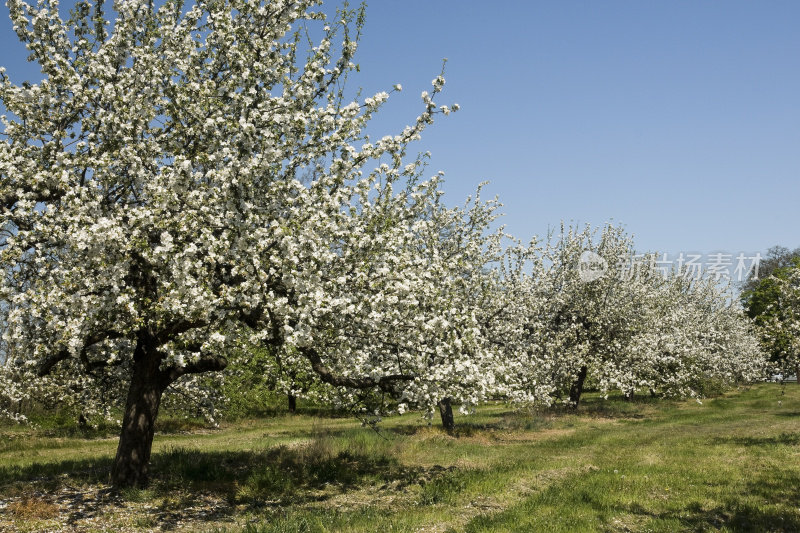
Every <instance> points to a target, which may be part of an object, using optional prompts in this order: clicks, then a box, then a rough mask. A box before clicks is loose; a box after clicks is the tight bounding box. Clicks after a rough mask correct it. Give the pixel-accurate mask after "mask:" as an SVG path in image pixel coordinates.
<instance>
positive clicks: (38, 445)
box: [0, 384, 800, 533]
mask: <svg viewBox="0 0 800 533" xmlns="http://www.w3.org/2000/svg"><path fill="white" fill-rule="evenodd" d="M456 422H457V424H458V427H457V430H456V432H455V434H454V435H448V434H446V433H444V432H443V431H441V430H440V429H439V428H438V427H436V426H435V425H434V426H433V427H429V426H428V425H427V423H426V422H425V421H423V420H420V419H419V416H418V415H415V414H407V415H404V416H402V417H392V418H389V419H386V420H384V422H383V423H382V425H381V431H380V433H376V432H375V431H373V430H371V429H369V428H363V427H361V426H360V424H359V423H358V422H356V421H353V420H349V419H345V418H334V419H331V418H326V419H322V418H317V417H312V416H308V415H293V416H289V415H278V416H275V417H272V418H268V419H262V420H244V421H237V422H235V423H231V424H230V425H228V426H224V427H222V428H221V429H218V430H209V429H202V428H197V427H196V426H192V427H188V428H187V427H181V428H172V430H171V431H170V432H168V433H160V434H159V435H157V437H156V440H155V444H154V453H153V464H152V476H153V482H152V484H151V486H150V487H148V488H147V489H145V490H128V491H123V492H122V493H121V494H117V493H114V492H113V491H110V490H109V488H108V486H107V480H108V472H109V468H110V461H111V458H112V456H113V453H114V451H115V449H116V440H115V438H113V437H112V438H109V437H107V435H106V434H105V433H103V434H93V435H81V434H75V433H70V432H69V431H61V432H56V433H54V432H53V431H52V430H45V429H38V430H32V429H22V428H6V429H3V430H0V494H2V496H0V500H6V501H7V502H10V503H11V504H14V506H16V507H14V506H10V507H9V509H19V511H15V512H18V513H19V516H18V517H17V518H15V516H14V512H7V513H6V515H7V516H8V517H7V518H3V517H0V529H3V527H4V526H9V525H13V526H14V527H17V528H20V529H21V530H26V528H27V530H29V531H36V530H40V529H46V528H47V527H50V526H51V525H52V524H54V523H58V521H59V520H61V521H63V519H64V517H65V516H70V515H69V512H68V511H69V509H68V507H69V506H68V505H67V506H66V507H67V508H66V509H65V508H64V505H65V504H64V503H63V499H62V500H59V499H58V498H57V496H58V495H59V494H60V493H61V492H63V491H65V490H67V488H69V490H82V491H83V492H84V496H83V498H84V500H86V499H87V498H88V499H89V500H91V501H94V502H96V503H95V506H96V508H97V513H96V515H95V521H94V522H93V525H92V526H88V525H87V523H84V522H82V521H81V519H74V520H73V525H74V526H76V527H84V528H86V530H88V531H93V530H97V531H101V530H103V528H105V527H107V528H109V529H111V528H127V529H131V530H137V529H138V530H142V531H145V530H152V529H159V528H160V529H175V530H185V531H198V530H199V531H203V530H206V531H220V532H222V531H229V532H238V531H246V532H301V531H308V532H318V531H319V532H324V531H354V532H355V531H364V532H367V531H421V530H428V531H469V532H479V531H481V532H482V531H492V532H494V531H548V532H553V533H555V532H562V531H563V532H573V531H574V532H584V531H641V532H645V531H648V532H650V531H652V532H660V531H663V532H671V531H787V532H789V531H800V386H791V385H787V386H786V387H785V388H781V386H780V385H775V384H763V385H758V386H754V387H752V388H749V389H742V390H739V391H732V392H729V393H727V394H724V395H722V396H719V397H717V398H714V399H709V400H706V401H704V403H703V404H702V405H700V404H698V403H697V402H693V401H680V402H678V401H676V402H666V401H658V400H652V399H650V398H642V399H638V400H637V401H634V402H623V401H621V400H620V399H618V398H611V399H610V400H607V401H603V400H602V399H600V398H598V397H596V396H593V395H589V396H588V397H587V399H586V403H585V404H583V405H582V406H581V409H580V411H579V412H578V413H568V412H564V411H561V410H558V409H554V410H542V411H539V412H530V411H515V410H512V409H509V408H507V407H505V406H501V405H491V406H485V407H482V408H480V409H479V410H478V412H477V413H476V414H475V415H472V416H469V417H457V420H456ZM164 427H167V428H169V426H168V425H167V426H164ZM75 487H78V488H79V489H75ZM87 495H88V496H87ZM54 504H55V505H61V507H62V515H61V516H60V517H58V518H53V517H52V512H53V505H54ZM37 510H40V511H37ZM23 511H24V513H23ZM36 512H41V513H42V516H41V517H40V519H38V520H37V518H36ZM25 513H27V514H25ZM48 513H49V514H48ZM23 515H24V519H23ZM98 517H99V518H98ZM4 520H6V521H7V522H3V521H4ZM98 523H99V524H102V527H103V528H99V529H92V528H93V527H95V528H97V527H98Z"/></svg>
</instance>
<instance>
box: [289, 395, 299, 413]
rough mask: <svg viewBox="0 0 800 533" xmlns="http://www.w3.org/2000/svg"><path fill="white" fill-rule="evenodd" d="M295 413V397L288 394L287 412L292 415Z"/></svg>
mask: <svg viewBox="0 0 800 533" xmlns="http://www.w3.org/2000/svg"><path fill="white" fill-rule="evenodd" d="M295 411H297V396H295V395H294V394H289V412H290V413H294V412H295Z"/></svg>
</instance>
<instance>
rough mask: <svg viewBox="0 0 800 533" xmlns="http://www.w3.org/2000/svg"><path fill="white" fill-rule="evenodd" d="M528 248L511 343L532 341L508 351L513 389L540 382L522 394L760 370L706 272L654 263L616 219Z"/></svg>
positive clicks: (751, 344) (626, 389)
mask: <svg viewBox="0 0 800 533" xmlns="http://www.w3.org/2000/svg"><path fill="white" fill-rule="evenodd" d="M528 254H529V256H530V257H531V259H530V261H531V264H532V265H533V268H532V270H531V274H530V275H529V276H528V277H527V279H524V281H523V282H522V283H518V284H517V285H518V287H519V288H518V289H517V291H519V293H520V294H521V295H525V296H522V297H521V298H522V299H520V300H519V301H520V302H525V303H522V304H521V309H525V310H526V311H523V312H521V313H519V314H518V315H519V318H518V319H517V326H516V327H517V335H521V337H517V338H518V340H517V345H518V346H526V345H527V346H528V347H529V348H528V349H527V352H526V351H525V350H521V349H519V348H517V350H515V351H513V352H510V353H506V354H505V357H507V358H510V359H514V360H516V361H517V362H518V363H520V364H521V365H522V366H523V367H524V368H525V370H522V371H520V373H519V374H518V376H519V379H518V383H517V384H516V385H515V386H516V387H518V388H519V390H520V391H528V392H529V393H531V392H532V391H533V390H534V387H536V388H537V392H536V393H535V394H531V398H530V399H529V401H535V402H539V403H550V402H552V401H554V400H555V401H563V402H566V403H568V404H569V405H572V406H575V407H577V405H578V403H579V401H580V398H581V395H582V393H583V390H584V388H585V386H586V384H587V383H591V385H592V386H593V387H594V388H596V389H597V390H599V391H600V392H601V393H603V394H607V393H608V392H609V391H611V390H619V391H621V392H622V393H623V394H624V395H625V396H626V397H628V398H631V397H632V396H633V394H634V393H635V391H637V390H642V389H644V390H646V391H649V392H650V393H652V394H660V395H680V396H696V395H698V394H699V388H700V385H702V382H703V381H705V380H718V381H720V382H723V383H725V384H732V383H736V382H738V381H747V380H752V379H757V378H759V377H761V375H762V372H763V356H762V354H761V352H760V350H759V349H758V346H757V343H756V342H755V338H754V336H753V333H752V331H751V328H750V326H749V324H748V321H747V320H746V319H745V317H744V315H743V313H742V311H741V309H739V308H737V307H735V306H732V305H730V304H729V303H728V300H729V299H728V298H727V294H726V293H725V292H724V291H723V290H721V289H720V288H719V287H717V286H716V284H715V283H714V282H713V281H704V280H697V281H691V280H688V279H687V278H686V277H685V276H684V274H685V273H681V272H677V271H667V272H663V271H661V270H660V269H658V268H657V267H656V263H655V261H654V257H655V256H653V255H648V254H636V253H635V250H634V246H633V240H632V238H631V237H630V236H628V235H627V234H625V232H624V231H623V230H622V229H621V228H619V227H614V226H611V225H607V226H606V227H604V228H603V229H602V231H601V232H600V235H599V237H598V236H597V232H596V231H593V230H592V229H591V228H590V227H586V228H584V229H583V230H578V229H575V228H562V230H561V232H560V234H559V235H557V236H555V237H552V236H551V238H549V239H548V241H547V242H546V243H545V246H544V247H543V248H541V249H539V250H536V249H531V250H530V251H529V252H528ZM537 256H538V257H539V259H535V258H536V257H537ZM512 337H513V336H512ZM548 386H549V389H550V390H549V392H548ZM521 400H522V401H525V399H524V398H521Z"/></svg>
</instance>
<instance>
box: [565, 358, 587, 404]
mask: <svg viewBox="0 0 800 533" xmlns="http://www.w3.org/2000/svg"><path fill="white" fill-rule="evenodd" d="M588 371H589V369H588V368H586V367H585V366H582V367H581V369H580V371H579V372H578V379H577V380H575V382H574V383H573V384H572V387H570V389H569V402H570V404H571V405H572V408H573V409H577V408H578V403H580V401H581V394H583V382H584V381H586V373H587V372H588Z"/></svg>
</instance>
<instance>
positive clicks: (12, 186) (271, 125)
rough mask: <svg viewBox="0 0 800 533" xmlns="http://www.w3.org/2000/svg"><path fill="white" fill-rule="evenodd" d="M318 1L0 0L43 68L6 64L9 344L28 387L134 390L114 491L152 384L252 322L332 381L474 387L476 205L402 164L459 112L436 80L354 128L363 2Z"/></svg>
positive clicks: (410, 397)
mask: <svg viewBox="0 0 800 533" xmlns="http://www.w3.org/2000/svg"><path fill="white" fill-rule="evenodd" d="M318 4H319V2H315V1H297V2H290V1H273V2H261V1H254V0H224V1H219V0H213V1H200V2H198V3H197V4H195V5H192V6H189V7H188V8H186V7H184V4H183V3H182V2H179V1H168V2H165V3H164V4H163V5H161V6H160V7H155V6H154V5H153V4H152V3H148V2H142V1H138V0H122V1H118V2H116V3H115V4H114V6H113V8H114V10H115V12H116V18H115V20H114V21H113V24H111V25H109V23H108V22H107V21H106V20H105V14H104V12H103V10H104V4H103V3H102V2H100V1H97V2H94V3H92V2H87V1H83V0H81V1H78V2H77V3H76V4H75V7H74V9H73V12H72V16H71V18H70V19H68V20H62V19H61V18H60V16H59V11H58V4H57V2H56V1H55V0H48V1H45V2H41V3H39V4H38V5H37V6H35V7H34V6H31V5H29V4H26V3H24V2H22V1H20V0H10V1H9V3H8V5H9V9H10V12H11V18H12V21H13V23H14V29H15V31H16V32H17V35H18V36H19V38H20V39H21V40H22V41H23V42H24V43H25V44H26V45H27V47H28V49H29V50H30V52H31V58H32V59H33V60H35V61H37V62H38V63H39V64H40V65H41V69H42V73H43V79H42V81H41V82H40V83H37V84H33V85H31V84H23V85H16V84H14V83H12V81H11V80H10V79H9V77H7V76H6V75H5V74H4V73H2V74H0V75H1V76H2V77H0V99H2V102H3V105H4V106H5V108H6V110H7V115H6V116H4V117H3V132H2V135H3V136H4V140H3V142H2V143H0V180H1V181H0V209H2V225H3V228H4V229H5V231H6V233H5V235H4V237H3V243H2V245H3V246H2V252H0V254H2V255H0V262H2V266H3V270H4V277H3V281H2V286H1V287H0V291H2V292H1V293H0V298H2V300H4V301H5V302H7V303H8V309H7V325H6V326H5V331H4V339H5V340H6V342H7V344H8V346H9V351H10V352H13V354H14V358H15V361H17V360H18V361H21V367H24V368H27V369H29V370H30V369H33V370H35V373H36V374H37V375H38V376H41V377H43V378H44V377H46V376H55V375H60V374H59V373H63V376H64V379H67V376H80V375H92V376H100V375H113V376H116V378H117V379H119V380H120V381H122V382H124V383H126V384H127V397H126V401H125V408H124V414H123V419H122V432H121V435H120V442H119V447H118V450H117V455H116V458H115V461H114V465H113V471H112V480H113V482H114V483H115V484H116V485H119V486H126V485H137V484H142V483H144V482H145V481H146V478H147V465H148V462H149V456H150V450H151V445H152V439H153V428H154V422H155V419H156V416H157V414H158V410H159V405H160V403H161V399H162V395H163V393H164V391H165V390H166V389H167V388H168V387H170V386H174V384H176V383H180V382H183V381H185V380H186V379H187V376H188V377H191V376H192V375H197V374H200V373H204V372H208V371H215V370H220V369H223V368H224V367H225V366H226V365H227V359H226V354H227V353H229V352H230V347H231V345H232V344H233V343H235V342H237V340H238V339H241V338H245V337H247V338H248V340H249V341H251V342H252V341H257V342H263V343H265V344H271V345H274V346H277V347H279V348H280V349H282V350H284V353H285V362H286V364H290V365H298V367H302V368H307V369H311V370H312V371H313V372H314V374H315V375H316V376H318V377H319V379H320V380H321V381H322V382H324V383H326V384H328V385H329V386H330V387H332V388H333V389H335V390H338V391H340V392H342V394H346V392H345V391H352V390H377V391H385V392H386V393H389V394H392V395H394V396H396V397H398V398H400V399H401V401H407V402H412V403H415V404H418V403H423V404H424V403H426V402H428V403H430V402H433V401H437V402H438V401H439V400H440V399H441V398H444V397H458V398H459V399H460V400H463V401H473V402H474V401H478V400H480V399H481V397H482V396H481V393H480V392H478V393H476V392H475V391H476V390H477V391H481V390H482V389H481V387H482V386H483V385H482V383H483V380H485V379H486V378H485V377H484V376H483V375H481V376H477V375H476V374H477V373H478V372H479V371H481V370H482V369H483V368H485V367H486V364H483V363H482V362H481V361H488V359H489V354H490V352H488V351H486V350H483V345H482V340H481V339H480V337H479V335H478V332H479V329H478V328H477V327H475V318H474V317H473V316H472V315H471V314H470V313H468V312H467V313H464V312H463V311H462V308H461V306H460V303H459V301H458V299H457V297H456V296H457V294H458V292H453V291H454V290H457V289H458V287H459V284H460V283H461V284H463V283H464V282H463V281H462V280H465V279H469V276H458V275H454V273H456V272H460V271H461V272H466V273H469V272H473V271H476V268H477V266H476V265H477V263H480V262H482V261H483V262H485V259H484V258H485V257H486V256H485V255H484V254H482V253H481V252H483V248H484V246H483V245H484V244H485V243H484V241H482V240H480V239H479V240H478V241H476V242H472V241H471V239H472V238H473V237H474V236H476V235H477V234H478V233H479V230H482V229H483V228H485V227H486V224H487V223H488V222H489V221H490V220H491V217H492V216H493V215H492V212H493V208H492V207H491V206H489V205H487V204H483V203H480V202H478V203H477V204H475V206H473V208H471V209H470V210H469V211H467V212H465V211H458V210H455V211H454V210H447V209H443V208H441V207H440V206H439V197H440V194H441V192H440V190H439V180H438V178H434V179H433V180H430V181H422V180H421V179H420V176H419V173H420V171H421V161H420V159H419V158H417V159H413V158H412V159H411V162H408V158H407V157H406V151H407V146H408V144H409V143H410V142H411V141H413V140H416V139H417V138H418V137H419V135H420V133H421V132H422V130H423V129H424V128H425V127H426V126H427V125H428V124H430V123H432V121H433V117H434V115H435V114H437V113H449V112H451V111H452V110H453V109H455V106H453V107H448V106H438V105H437V104H436V103H435V101H434V98H435V97H436V95H437V94H438V93H439V92H440V91H441V89H442V86H443V84H444V79H443V78H442V77H441V76H440V77H437V78H436V79H435V80H434V82H433V88H432V90H431V92H430V93H427V92H426V93H423V97H422V98H423V111H422V113H421V114H420V116H419V117H418V118H417V120H416V121H415V122H414V123H413V124H412V125H411V126H409V127H407V128H406V129H405V130H404V131H403V132H402V133H400V134H399V135H395V136H386V137H383V138H381V139H379V140H375V141H373V140H371V139H369V138H368V137H367V136H366V135H365V134H364V128H365V126H366V124H367V122H368V121H369V119H370V118H371V117H372V116H373V114H374V113H375V112H376V111H377V109H378V108H379V107H380V106H381V104H382V103H383V102H384V101H385V100H386V99H387V98H388V94H387V93H379V94H377V95H375V96H373V97H370V98H366V99H364V100H363V101H349V100H348V99H347V98H346V97H345V93H344V81H345V80H346V78H347V75H348V73H350V72H352V71H353V70H354V69H355V65H354V64H353V62H352V58H353V54H354V52H355V49H356V44H357V35H353V32H354V31H356V32H357V31H358V29H359V28H360V24H361V18H362V14H361V12H360V11H355V12H354V11H352V10H342V11H339V12H337V13H336V15H335V16H334V17H333V18H332V20H330V21H328V20H326V17H325V16H324V15H323V14H322V13H321V12H319V11H317V10H316V9H317V8H318V7H319V6H318ZM309 28H313V30H312V29H309ZM354 28H355V30H354ZM311 34H314V35H318V36H319V39H318V41H317V44H316V45H315V46H313V47H312V48H311V49H310V50H308V51H307V53H304V51H303V50H302V46H301V43H302V42H303V40H304V39H305V38H306V37H308V36H309V35H311ZM396 89H397V90H399V86H397V87H396ZM373 167H374V170H370V168H373ZM448 217H449V218H448ZM426 236H427V237H430V238H431V239H433V237H435V239H433V240H428V241H425V240H424V239H421V237H426ZM445 242H446V243H451V244H453V243H454V244H453V245H452V246H451V247H450V248H448V249H445V248H442V247H441V246H440V245H441V244H442V243H445ZM481 264H483V263H481ZM469 286H470V287H473V285H469ZM470 290H471V289H470ZM462 292H463V291H462ZM487 364H488V363H487ZM66 389H68V388H66ZM66 389H62V391H64V392H65V391H66ZM483 390H488V388H487V387H483Z"/></svg>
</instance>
